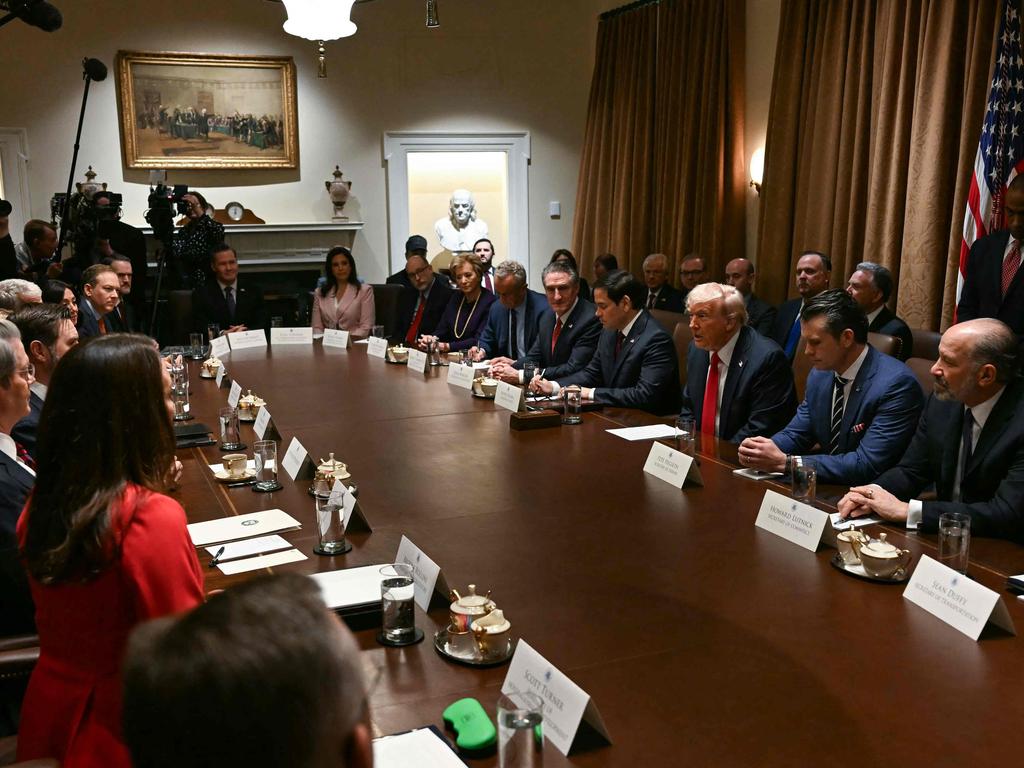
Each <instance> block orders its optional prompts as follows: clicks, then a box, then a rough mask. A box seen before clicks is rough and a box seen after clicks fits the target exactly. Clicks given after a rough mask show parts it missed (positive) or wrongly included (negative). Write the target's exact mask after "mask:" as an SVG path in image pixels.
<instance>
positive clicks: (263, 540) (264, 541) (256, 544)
mask: <svg viewBox="0 0 1024 768" xmlns="http://www.w3.org/2000/svg"><path fill="white" fill-rule="evenodd" d="M290 546H291V544H289V543H288V542H287V541H285V540H284V539H282V538H281V537H280V536H278V535H277V534H276V533H275V534H273V535H271V536H259V537H257V538H255V539H245V540H244V541H237V542H233V543H231V544H215V545H213V546H212V547H207V548H206V551H207V552H208V553H209V554H210V556H211V557H217V553H218V552H220V550H221V548H223V549H224V552H223V553H222V554H221V556H220V557H218V558H217V559H218V560H221V561H227V560H237V559H238V558H240V557H252V556H253V555H263V554H266V553H267V552H276V551H277V550H279V549H288V547H290Z"/></svg>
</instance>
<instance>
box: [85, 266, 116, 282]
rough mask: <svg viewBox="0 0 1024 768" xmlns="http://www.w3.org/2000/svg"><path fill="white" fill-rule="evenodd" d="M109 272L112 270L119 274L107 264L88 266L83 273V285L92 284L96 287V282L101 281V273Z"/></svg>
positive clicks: (114, 273)
mask: <svg viewBox="0 0 1024 768" xmlns="http://www.w3.org/2000/svg"><path fill="white" fill-rule="evenodd" d="M107 272H110V273H111V274H113V275H116V274H117V273H116V272H114V270H113V269H112V268H111V267H109V266H107V265H106V264H93V265H92V266H91V267H86V268H85V271H84V272H83V273H82V285H91V286H93V287H95V286H96V283H97V282H99V279H100V275H103V274H106V273H107Z"/></svg>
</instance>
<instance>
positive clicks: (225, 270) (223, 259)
mask: <svg viewBox="0 0 1024 768" xmlns="http://www.w3.org/2000/svg"><path fill="white" fill-rule="evenodd" d="M210 267H211V268H212V269H213V276H214V279H213V280H207V281H206V282H205V283H204V284H203V285H201V286H198V287H196V288H194V289H193V290H192V313H193V317H194V321H193V328H194V330H196V331H198V332H200V333H204V334H205V333H206V329H207V328H208V327H209V326H210V325H212V324H214V323H216V324H217V325H219V326H220V330H221V332H222V333H237V332H239V331H252V330H256V329H260V328H266V327H267V315H266V309H265V308H264V306H263V291H262V290H261V289H260V288H259V287H257V286H250V287H242V286H240V285H239V284H238V255H237V254H236V253H235V249H234V248H232V247H231V246H230V245H227V244H226V243H222V244H221V245H219V246H217V247H216V248H214V249H213V253H211V254H210Z"/></svg>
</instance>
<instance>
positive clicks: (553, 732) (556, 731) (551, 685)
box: [501, 638, 611, 756]
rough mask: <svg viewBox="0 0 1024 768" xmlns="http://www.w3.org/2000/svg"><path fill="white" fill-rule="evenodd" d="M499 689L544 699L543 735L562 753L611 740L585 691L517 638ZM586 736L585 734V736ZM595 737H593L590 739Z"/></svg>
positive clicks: (598, 713)
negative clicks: (503, 680) (533, 694)
mask: <svg viewBox="0 0 1024 768" xmlns="http://www.w3.org/2000/svg"><path fill="white" fill-rule="evenodd" d="M501 692H502V693H506V694H507V693H517V692H518V693H535V694H537V695H538V696H540V698H541V699H542V700H543V702H544V725H543V730H544V738H545V739H547V740H548V741H550V742H551V743H552V744H553V745H554V746H555V748H556V749H557V750H558V751H559V752H561V753H562V754H563V755H566V756H568V755H569V752H570V751H572V750H573V749H574V748H578V747H584V746H591V744H587V743H586V742H588V741H591V740H593V742H594V743H593V746H596V745H598V744H611V737H610V736H609V735H608V728H607V727H606V726H605V724H604V720H603V719H602V718H601V713H600V712H598V710H597V705H596V704H595V703H594V700H593V699H591V698H590V696H589V695H588V694H587V692H586V691H584V690H583V689H582V688H580V687H579V686H578V685H576V683H574V682H573V681H572V680H570V679H569V677H568V676H567V675H566V674H565V673H563V672H562V671H560V670H559V669H557V668H556V667H555V666H554V665H553V664H552V663H551V662H549V661H548V660H547V659H545V658H544V657H543V656H541V655H540V654H539V653H537V651H535V650H534V649H533V648H531V647H530V645H529V644H528V643H527V642H526V641H525V640H523V639H522V638H520V640H519V643H518V645H516V652H515V654H514V655H513V656H512V663H511V664H509V666H508V673H507V674H506V675H505V682H503V683H502V685H501ZM588 737H589V738H588ZM593 737H596V739H593Z"/></svg>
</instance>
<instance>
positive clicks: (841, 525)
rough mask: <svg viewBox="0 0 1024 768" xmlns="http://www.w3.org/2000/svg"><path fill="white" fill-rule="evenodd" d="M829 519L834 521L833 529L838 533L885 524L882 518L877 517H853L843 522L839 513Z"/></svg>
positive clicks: (834, 513) (833, 514)
mask: <svg viewBox="0 0 1024 768" xmlns="http://www.w3.org/2000/svg"><path fill="white" fill-rule="evenodd" d="M828 517H829V519H830V520H831V521H832V527H833V528H835V529H836V530H837V531H849V530H851V529H854V528H863V527H864V526H865V525H874V524H875V523H881V522H884V521H883V520H882V518H880V517H878V516H877V515H868V516H867V517H851V518H849V519H847V520H843V518H842V517H840V516H839V513H838V512H833V513H832V514H831V515H829V516H828Z"/></svg>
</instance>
